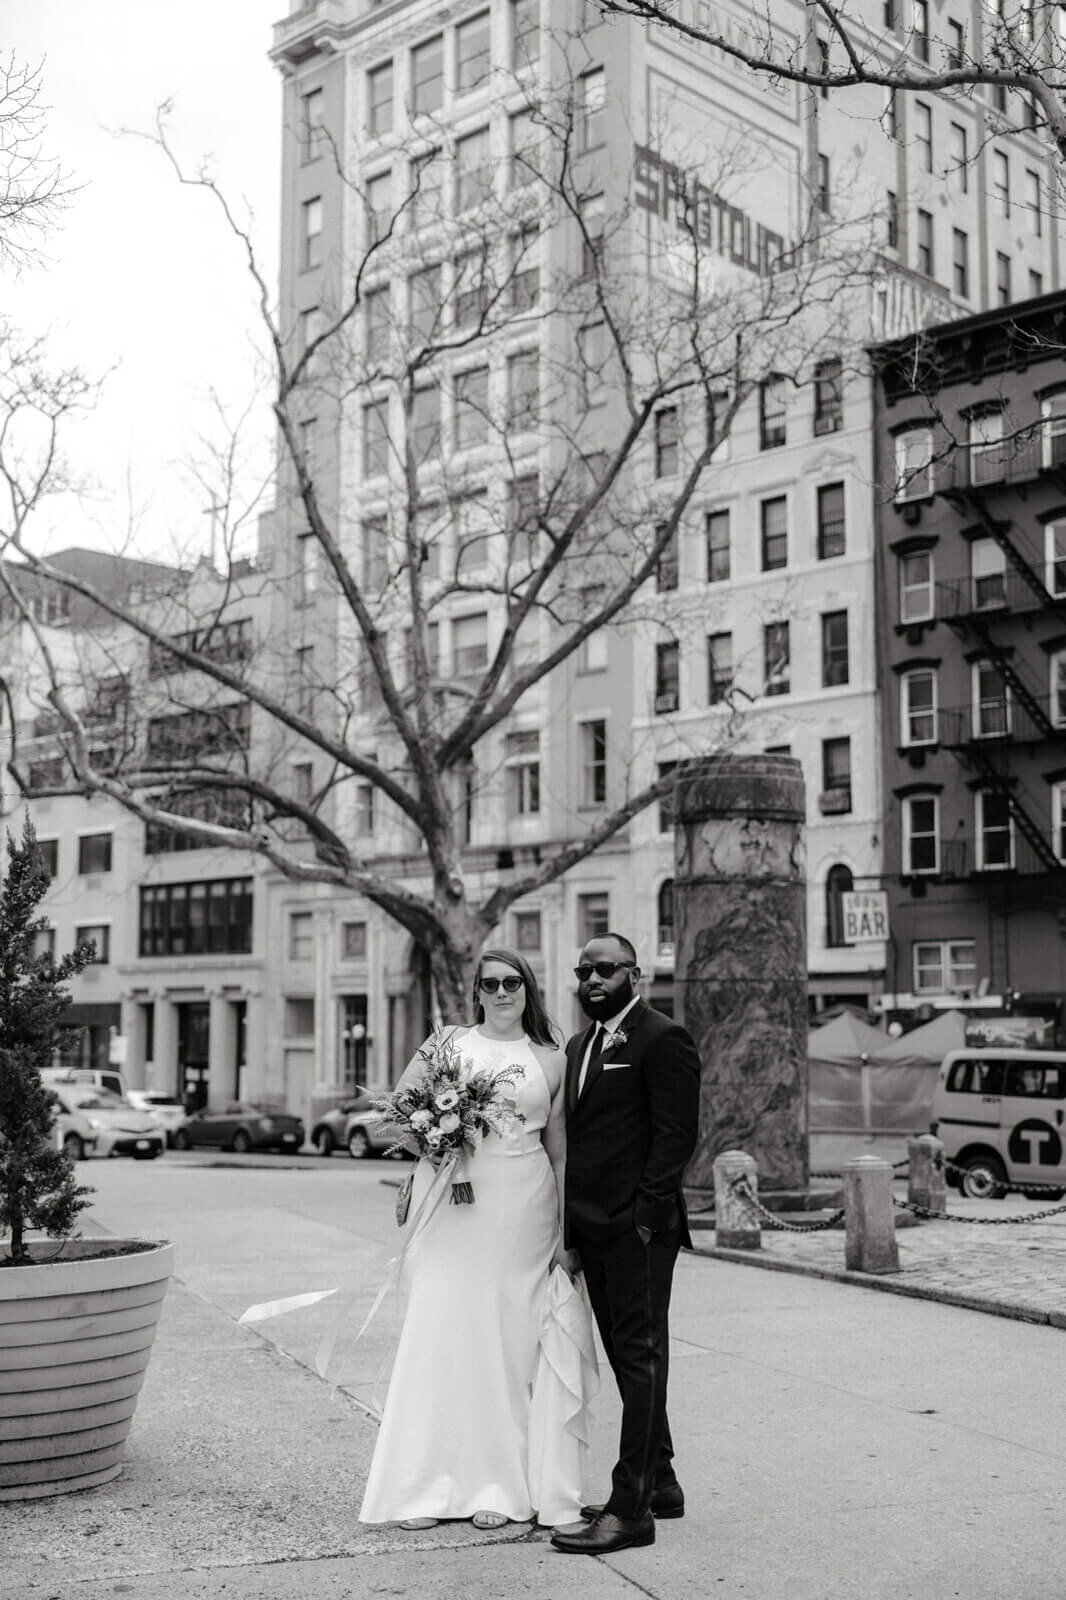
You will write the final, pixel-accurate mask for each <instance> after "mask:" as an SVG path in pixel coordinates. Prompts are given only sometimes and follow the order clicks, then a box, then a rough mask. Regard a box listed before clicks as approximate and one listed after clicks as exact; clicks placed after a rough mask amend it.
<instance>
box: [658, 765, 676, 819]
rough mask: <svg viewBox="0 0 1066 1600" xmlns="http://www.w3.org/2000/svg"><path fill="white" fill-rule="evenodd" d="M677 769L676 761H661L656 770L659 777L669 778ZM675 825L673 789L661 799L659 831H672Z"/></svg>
mask: <svg viewBox="0 0 1066 1600" xmlns="http://www.w3.org/2000/svg"><path fill="white" fill-rule="evenodd" d="M676 771H677V762H676V761H660V762H659V765H658V767H657V768H656V771H655V776H656V777H657V778H659V779H662V778H668V777H669V776H670V774H671V773H672V772H676ZM673 827H674V792H673V790H672V789H671V790H670V791H669V792H668V793H667V794H664V795H662V796H661V797H660V799H659V832H660V833H671V832H672V831H673Z"/></svg>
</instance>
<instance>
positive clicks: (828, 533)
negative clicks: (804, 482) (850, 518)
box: [818, 483, 845, 561]
mask: <svg viewBox="0 0 1066 1600" xmlns="http://www.w3.org/2000/svg"><path fill="white" fill-rule="evenodd" d="M844 553H845V528H844V485H843V484H842V483H825V484H822V486H821V488H820V489H819V490H818V559H819V561H832V560H833V558H834V557H836V556H842V555H844Z"/></svg>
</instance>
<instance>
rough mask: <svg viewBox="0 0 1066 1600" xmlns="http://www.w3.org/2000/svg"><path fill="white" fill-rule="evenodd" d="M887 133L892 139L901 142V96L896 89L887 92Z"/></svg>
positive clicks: (885, 119)
mask: <svg viewBox="0 0 1066 1600" xmlns="http://www.w3.org/2000/svg"><path fill="white" fill-rule="evenodd" d="M884 122H885V132H886V133H887V134H888V137H889V138H890V139H894V140H896V141H897V142H898V141H899V135H900V125H899V95H898V93H897V91H896V90H895V89H886V90H885V117H884Z"/></svg>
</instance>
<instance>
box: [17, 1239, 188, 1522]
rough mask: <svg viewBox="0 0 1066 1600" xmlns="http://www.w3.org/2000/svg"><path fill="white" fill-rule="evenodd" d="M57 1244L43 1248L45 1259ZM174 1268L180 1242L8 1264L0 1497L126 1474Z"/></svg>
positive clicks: (103, 1244)
mask: <svg viewBox="0 0 1066 1600" xmlns="http://www.w3.org/2000/svg"><path fill="white" fill-rule="evenodd" d="M57 1248H58V1247H57V1246H56V1245H55V1244H54V1243H50V1242H44V1243H41V1244H39V1245H35V1246H33V1250H34V1253H35V1254H36V1255H38V1256H39V1257H40V1258H41V1259H42V1262H46V1261H47V1258H48V1257H49V1256H50V1255H53V1254H55V1252H56V1250H57ZM101 1248H104V1249H107V1248H112V1249H115V1250H116V1251H117V1252H120V1253H116V1254H114V1255H108V1256H104V1257H101V1258H99V1259H96V1260H93V1259H92V1252H93V1251H94V1250H95V1251H99V1250H100V1249H101ZM173 1266H174V1246H173V1245H171V1244H152V1243H144V1244H140V1243H132V1242H129V1241H121V1240H104V1239H74V1240H71V1241H70V1242H69V1243H68V1244H66V1245H65V1246H64V1248H63V1251H62V1259H61V1260H58V1261H55V1262H51V1263H49V1264H47V1265H44V1264H42V1265H40V1266H32V1267H0V1500H32V1499H36V1498H38V1497H41V1496H44V1495H52V1494H69V1493H70V1491H71V1490H73V1489H90V1488H93V1487H95V1485H97V1484H100V1483H107V1482H108V1480H109V1479H110V1478H114V1477H116V1476H117V1475H118V1473H119V1472H120V1471H121V1470H122V1459H121V1458H122V1449H123V1445H124V1444H125V1441H126V1436H127V1434H128V1433H129V1431H130V1423H131V1421H132V1419H133V1411H134V1407H135V1406H136V1404H137V1395H138V1394H139V1392H140V1388H141V1384H142V1383H143V1382H144V1374H145V1369H146V1368H147V1366H148V1357H149V1355H150V1353H151V1349H152V1342H153V1340H154V1339H155V1330H156V1324H157V1323H158V1321H159V1313H160V1311H161V1309H162V1305H163V1296H164V1295H165V1294H166V1289H167V1281H168V1279H169V1278H170V1275H171V1272H172V1270H173Z"/></svg>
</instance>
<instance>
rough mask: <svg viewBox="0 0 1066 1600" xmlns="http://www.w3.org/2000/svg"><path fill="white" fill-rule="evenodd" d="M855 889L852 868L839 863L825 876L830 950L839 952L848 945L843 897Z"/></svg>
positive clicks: (826, 940) (826, 927)
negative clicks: (845, 934)
mask: <svg viewBox="0 0 1066 1600" xmlns="http://www.w3.org/2000/svg"><path fill="white" fill-rule="evenodd" d="M854 887H855V880H854V878H853V877H852V875H851V868H850V867H846V866H844V865H843V863H842V862H838V863H837V864H836V866H834V867H830V868H829V871H828V872H827V873H826V875H825V942H826V945H827V947H828V948H829V949H831V950H838V949H840V947H841V946H842V945H846V944H847V942H848V941H847V939H846V938H845V937H844V901H843V898H842V897H843V896H844V895H846V894H850V893H851V892H852V890H853V889H854Z"/></svg>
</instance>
